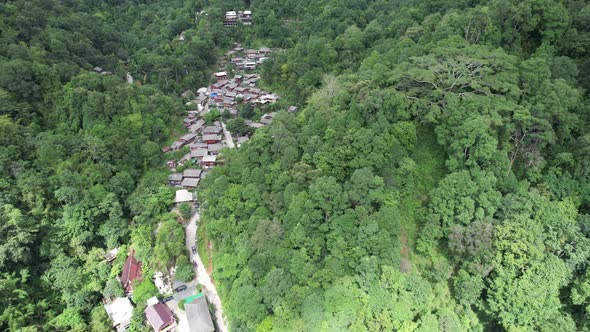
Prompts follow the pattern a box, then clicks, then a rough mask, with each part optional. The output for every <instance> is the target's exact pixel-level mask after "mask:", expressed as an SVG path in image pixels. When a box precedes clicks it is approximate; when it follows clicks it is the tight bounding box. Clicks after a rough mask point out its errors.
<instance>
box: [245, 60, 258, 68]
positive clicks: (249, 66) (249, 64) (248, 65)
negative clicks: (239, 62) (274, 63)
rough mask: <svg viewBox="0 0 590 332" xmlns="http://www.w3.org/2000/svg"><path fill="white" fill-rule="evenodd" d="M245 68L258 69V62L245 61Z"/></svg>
mask: <svg viewBox="0 0 590 332" xmlns="http://www.w3.org/2000/svg"><path fill="white" fill-rule="evenodd" d="M244 69H246V70H254V69H256V62H255V61H248V62H246V63H244Z"/></svg>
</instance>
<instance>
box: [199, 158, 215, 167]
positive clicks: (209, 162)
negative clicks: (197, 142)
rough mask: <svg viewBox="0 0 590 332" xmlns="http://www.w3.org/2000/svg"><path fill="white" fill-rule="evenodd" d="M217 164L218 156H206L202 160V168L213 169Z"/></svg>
mask: <svg viewBox="0 0 590 332" xmlns="http://www.w3.org/2000/svg"><path fill="white" fill-rule="evenodd" d="M216 163H217V156H205V157H203V159H201V166H203V167H213V166H215V165H216Z"/></svg>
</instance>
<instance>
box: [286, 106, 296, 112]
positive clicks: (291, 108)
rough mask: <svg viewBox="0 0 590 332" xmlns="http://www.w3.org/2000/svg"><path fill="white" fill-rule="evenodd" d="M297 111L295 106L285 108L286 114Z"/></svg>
mask: <svg viewBox="0 0 590 332" xmlns="http://www.w3.org/2000/svg"><path fill="white" fill-rule="evenodd" d="M297 110H298V108H297V107H296V106H289V108H287V112H289V113H295V112H297Z"/></svg>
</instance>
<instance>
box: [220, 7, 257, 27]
mask: <svg viewBox="0 0 590 332" xmlns="http://www.w3.org/2000/svg"><path fill="white" fill-rule="evenodd" d="M240 22H241V23H242V24H243V25H246V26H250V25H252V12H251V11H249V10H245V11H238V12H236V11H233V10H232V11H227V12H225V17H224V18H223V26H224V27H226V28H230V27H235V26H236V25H238V23H240Z"/></svg>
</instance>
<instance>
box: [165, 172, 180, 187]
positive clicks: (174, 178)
mask: <svg viewBox="0 0 590 332" xmlns="http://www.w3.org/2000/svg"><path fill="white" fill-rule="evenodd" d="M181 182H182V174H180V173H172V174H170V175H168V184H170V185H171V186H180V183H181Z"/></svg>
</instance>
